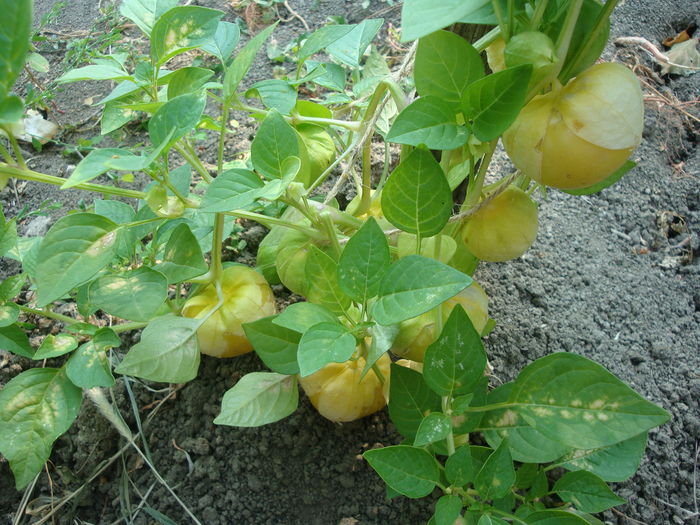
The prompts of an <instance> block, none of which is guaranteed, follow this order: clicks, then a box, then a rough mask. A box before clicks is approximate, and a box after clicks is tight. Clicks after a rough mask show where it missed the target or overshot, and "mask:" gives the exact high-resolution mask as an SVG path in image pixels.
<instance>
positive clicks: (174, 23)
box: [151, 6, 224, 65]
mask: <svg viewBox="0 0 700 525" xmlns="http://www.w3.org/2000/svg"><path fill="white" fill-rule="evenodd" d="M223 15H224V13H222V12H221V11H217V10H215V9H208V8H206V7H198V6H179V7H174V8H172V9H170V10H168V11H166V12H165V13H164V14H163V16H161V17H160V18H159V19H158V20H157V21H156V23H155V24H153V30H152V32H151V56H152V57H153V60H154V61H155V62H157V63H158V65H160V64H164V63H165V62H167V61H168V60H170V59H171V58H172V57H174V56H175V55H178V54H180V53H184V52H185V51H188V50H190V49H194V48H197V47H199V46H202V45H204V44H207V43H209V41H210V40H212V39H213V38H214V35H215V34H216V30H217V28H218V25H219V19H220V18H221V17H222V16H223Z"/></svg>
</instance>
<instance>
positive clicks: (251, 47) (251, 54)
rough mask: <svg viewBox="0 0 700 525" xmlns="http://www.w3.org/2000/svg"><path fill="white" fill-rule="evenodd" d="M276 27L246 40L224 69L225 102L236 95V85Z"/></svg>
mask: <svg viewBox="0 0 700 525" xmlns="http://www.w3.org/2000/svg"><path fill="white" fill-rule="evenodd" d="M276 27H277V22H275V23H274V24H272V25H270V26H268V27H266V28H265V29H263V30H262V31H260V32H259V33H258V34H257V35H255V36H254V37H253V38H251V39H250V40H248V42H246V44H245V45H244V46H243V48H242V49H241V50H240V51H239V53H238V54H237V55H236V58H235V59H234V60H233V62H232V63H231V65H230V66H229V67H228V68H227V69H226V73H225V75H224V99H225V100H230V99H231V97H233V95H235V94H236V90H237V89H238V85H239V84H240V83H241V80H243V77H245V75H246V73H248V70H249V69H250V66H251V65H252V64H253V60H255V55H257V54H258V51H259V50H260V48H261V47H262V45H263V43H264V42H265V40H267V39H268V38H269V36H270V35H271V34H272V32H273V31H274V30H275V28H276ZM259 132H260V130H258V133H259Z"/></svg>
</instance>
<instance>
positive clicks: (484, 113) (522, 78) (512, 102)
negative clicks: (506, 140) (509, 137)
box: [462, 64, 532, 142]
mask: <svg viewBox="0 0 700 525" xmlns="http://www.w3.org/2000/svg"><path fill="white" fill-rule="evenodd" d="M531 74H532V66H531V65H529V64H526V65H522V66H517V67H511V68H508V69H504V70H503V71H499V72H498V73H494V74H492V75H488V76H487V77H485V78H482V79H480V80H477V81H476V82H474V83H473V84H471V85H470V86H469V87H468V88H467V90H466V91H465V92H464V94H463V96H462V110H463V111H464V114H465V115H466V117H467V118H468V119H469V120H471V121H472V131H473V133H474V135H475V136H476V138H478V139H479V140H480V141H482V142H488V141H490V140H493V139H495V138H498V137H499V136H500V135H501V133H503V132H504V131H505V130H507V129H508V128H509V127H510V125H511V124H512V123H513V122H515V119H516V117H517V116H518V113H520V110H521V109H522V107H523V105H524V104H525V96H526V95H527V86H528V82H529V81H530V75H531Z"/></svg>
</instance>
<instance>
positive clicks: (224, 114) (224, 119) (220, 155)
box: [216, 104, 230, 176]
mask: <svg viewBox="0 0 700 525" xmlns="http://www.w3.org/2000/svg"><path fill="white" fill-rule="evenodd" d="M229 111H230V110H229V105H228V104H224V105H223V106H222V108H221V131H220V132H219V150H218V152H217V155H216V174H217V176H218V175H221V172H222V171H223V170H224V145H225V143H226V124H227V123H228V115H229Z"/></svg>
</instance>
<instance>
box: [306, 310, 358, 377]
mask: <svg viewBox="0 0 700 525" xmlns="http://www.w3.org/2000/svg"><path fill="white" fill-rule="evenodd" d="M355 344H356V342H355V336H353V335H352V334H351V333H350V332H349V331H348V329H347V328H345V327H344V326H343V325H342V324H340V323H338V322H337V321H336V322H333V323H319V324H317V325H314V326H312V327H311V328H309V329H308V330H307V331H306V332H305V333H304V335H302V336H301V341H299V353H298V354H297V360H298V361H299V375H301V376H302V377H306V376H308V375H311V374H313V373H314V372H317V371H318V370H320V369H321V368H323V367H324V366H326V365H327V364H329V363H343V362H345V361H347V360H348V359H350V357H351V356H352V354H353V352H354V351H355Z"/></svg>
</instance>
